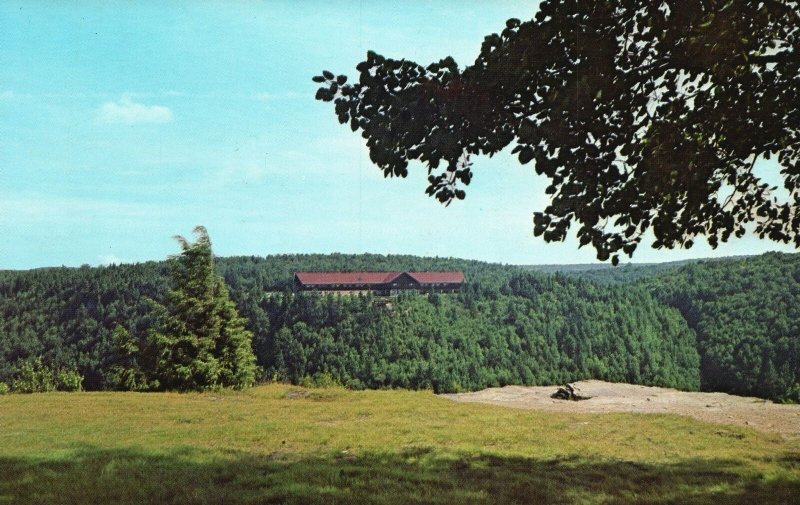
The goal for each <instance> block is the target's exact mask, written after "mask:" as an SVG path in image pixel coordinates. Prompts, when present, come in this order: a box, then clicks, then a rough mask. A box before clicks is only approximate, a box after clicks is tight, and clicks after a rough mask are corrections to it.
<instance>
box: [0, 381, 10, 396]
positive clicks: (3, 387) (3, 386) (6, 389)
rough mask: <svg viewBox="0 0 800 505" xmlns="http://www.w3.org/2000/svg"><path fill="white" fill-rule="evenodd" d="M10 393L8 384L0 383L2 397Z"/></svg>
mask: <svg viewBox="0 0 800 505" xmlns="http://www.w3.org/2000/svg"><path fill="white" fill-rule="evenodd" d="M8 392H9V387H8V384H6V383H5V382H0V395H4V394H6V393H8Z"/></svg>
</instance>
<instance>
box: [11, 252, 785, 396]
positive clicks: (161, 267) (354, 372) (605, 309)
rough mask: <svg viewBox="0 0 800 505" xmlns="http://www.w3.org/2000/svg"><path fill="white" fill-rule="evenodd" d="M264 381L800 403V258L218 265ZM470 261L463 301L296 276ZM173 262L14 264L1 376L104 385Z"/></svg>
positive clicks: (311, 258) (294, 260)
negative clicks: (49, 372)
mask: <svg viewBox="0 0 800 505" xmlns="http://www.w3.org/2000/svg"><path fill="white" fill-rule="evenodd" d="M216 268H217V270H218V271H219V272H220V273H221V274H222V275H223V276H224V278H225V280H226V282H227V283H228V285H229V286H230V292H231V296H232V298H233V299H234V300H235V302H236V304H237V307H238V308H239V311H240V313H241V314H242V315H243V316H245V317H246V318H247V320H248V327H249V328H250V329H251V330H252V331H253V333H254V348H255V351H256V354H257V356H258V360H259V364H260V365H261V366H262V367H263V369H264V372H265V374H266V376H268V377H277V378H281V379H283V380H288V381H292V382H301V381H303V380H306V378H310V379H314V378H315V377H316V378H317V379H319V378H320V377H328V378H333V379H335V380H338V381H340V382H342V383H344V384H347V385H349V386H351V387H355V388H365V387H366V388H376V387H377V388H381V387H406V388H434V389H436V390H437V391H453V390H459V389H478V388H482V387H486V386H492V385H503V384H547V383H555V382H563V381H569V380H578V379H584V378H596V379H604V380H610V381H620V382H633V383H640V384H651V385H661V386H670V387H679V388H684V389H696V388H698V387H700V388H702V389H704V390H707V391H726V392H731V393H736V394H744V395H757V396H761V397H766V398H774V399H784V400H794V401H800V254H780V253H769V254H764V255H761V256H753V257H741V258H723V259H714V260H692V261H685V262H674V263H663V264H648V265H638V264H637V265H633V264H629V265H623V266H620V267H610V266H606V265H557V266H554V265H539V266H527V267H518V266H507V265H498V264H491V263H484V262H479V261H468V260H461V259H456V258H421V257H415V256H399V255H389V256H386V255H376V254H363V255H350V254H331V255H313V254H311V255H276V256H270V257H265V258H264V257H234V258H218V259H217V260H216ZM328 270H340V271H361V270H365V271H369V270H372V271H401V270H461V271H463V272H464V273H465V275H466V284H465V286H464V288H463V289H462V291H461V292H460V293H458V294H454V295H430V296H428V295H426V294H418V295H407V296H401V297H400V298H398V299H396V300H394V301H393V304H392V305H393V306H392V308H391V309H384V308H381V307H378V306H376V304H375V303H373V301H372V299H371V298H370V297H352V298H351V297H333V296H327V297H326V296H319V295H318V294H308V295H302V296H298V295H293V294H291V291H290V290H291V282H292V274H293V273H294V272H295V271H328ZM168 284H169V261H162V262H148V263H142V264H136V265H118V266H109V267H100V268H91V267H81V268H49V269H37V270H31V271H13V272H12V271H0V382H8V381H10V380H12V379H13V377H14V374H15V371H16V369H17V367H18V366H19V364H20V363H22V362H23V361H25V360H28V359H31V358H33V357H42V358H43V359H44V360H45V362H46V363H49V364H52V365H53V366H64V367H74V368H77V369H78V370H79V372H80V373H81V374H82V375H83V376H84V378H85V385H86V386H87V387H88V388H91V389H102V388H103V387H104V384H105V382H104V374H105V370H106V369H107V367H108V366H109V365H110V364H111V363H113V360H114V348H113V345H112V341H111V332H112V331H113V330H114V328H115V327H116V326H117V325H122V326H124V327H125V328H127V329H128V330H129V331H130V332H131V333H132V334H133V335H135V336H137V338H146V335H147V332H148V329H149V328H151V327H152V325H153V321H152V318H151V314H150V305H149V304H148V301H147V299H148V298H152V299H154V300H160V299H161V298H162V297H163V295H164V293H165V292H166V290H167V286H168Z"/></svg>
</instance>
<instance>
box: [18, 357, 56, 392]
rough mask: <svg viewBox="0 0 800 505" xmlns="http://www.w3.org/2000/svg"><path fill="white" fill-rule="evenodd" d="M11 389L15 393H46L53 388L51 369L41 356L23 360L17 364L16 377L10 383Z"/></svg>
mask: <svg viewBox="0 0 800 505" xmlns="http://www.w3.org/2000/svg"><path fill="white" fill-rule="evenodd" d="M11 389H12V390H14V392H16V393H46V392H48V391H53V390H54V389H55V384H54V383H53V371H52V370H50V368H49V367H47V366H46V365H45V364H44V363H42V358H36V359H34V360H30V361H24V362H23V363H22V364H21V365H20V366H19V371H18V372H17V377H16V379H14V382H13V383H12V384H11Z"/></svg>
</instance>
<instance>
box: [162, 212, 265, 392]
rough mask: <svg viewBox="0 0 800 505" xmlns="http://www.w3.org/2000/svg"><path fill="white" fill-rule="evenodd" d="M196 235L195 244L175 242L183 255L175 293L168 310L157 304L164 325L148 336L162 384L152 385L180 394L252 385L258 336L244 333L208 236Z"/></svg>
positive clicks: (174, 276) (199, 232) (197, 232)
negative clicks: (178, 391) (180, 392)
mask: <svg viewBox="0 0 800 505" xmlns="http://www.w3.org/2000/svg"><path fill="white" fill-rule="evenodd" d="M194 233H195V235H197V241H196V242H194V243H191V242H189V241H188V240H186V239H185V238H184V237H182V236H176V237H175V239H176V240H177V241H178V243H179V244H180V246H181V249H182V251H181V254H180V255H179V256H177V257H176V258H174V261H175V264H174V266H173V271H172V284H173V288H172V290H170V291H169V293H167V296H166V299H165V304H164V305H161V304H159V303H157V302H153V308H154V311H155V313H156V320H157V321H158V322H159V325H158V327H157V328H156V329H153V330H151V331H150V334H149V341H150V345H151V347H152V349H153V351H154V353H153V354H154V357H155V359H154V362H153V368H154V370H153V379H154V381H157V382H154V383H153V386H154V387H155V388H158V389H177V390H200V389H208V388H212V387H217V386H222V387H235V388H243V387H248V386H251V385H252V384H253V382H254V381H255V376H256V369H257V367H256V362H255V355H254V354H253V349H252V338H253V334H252V332H250V331H248V330H246V329H245V326H244V319H243V318H242V317H240V316H239V314H238V312H237V311H236V307H235V306H234V304H233V302H232V301H231V300H230V298H229V296H228V289H227V287H226V286H225V281H224V280H223V279H222V277H221V276H220V275H218V274H216V273H215V272H214V257H213V254H212V252H211V240H210V239H209V237H208V232H207V231H206V229H205V228H204V227H202V226H198V227H197V228H195V229H194Z"/></svg>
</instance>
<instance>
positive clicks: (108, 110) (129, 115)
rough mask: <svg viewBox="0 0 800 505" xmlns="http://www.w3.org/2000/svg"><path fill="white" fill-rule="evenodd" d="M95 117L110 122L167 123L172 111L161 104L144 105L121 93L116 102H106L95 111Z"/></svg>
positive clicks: (170, 119)
mask: <svg viewBox="0 0 800 505" xmlns="http://www.w3.org/2000/svg"><path fill="white" fill-rule="evenodd" d="M97 118H98V119H99V120H100V121H101V122H103V123H110V124H143V123H169V122H170V121H172V111H171V110H169V108H168V107H164V106H163V105H144V104H141V103H136V102H134V101H133V100H131V97H130V95H127V94H126V95H122V98H120V100H119V101H118V102H106V103H104V104H103V105H102V106H100V109H98V111H97Z"/></svg>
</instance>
